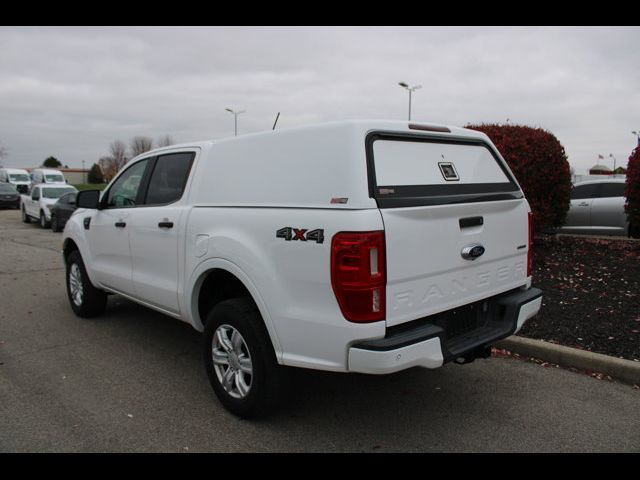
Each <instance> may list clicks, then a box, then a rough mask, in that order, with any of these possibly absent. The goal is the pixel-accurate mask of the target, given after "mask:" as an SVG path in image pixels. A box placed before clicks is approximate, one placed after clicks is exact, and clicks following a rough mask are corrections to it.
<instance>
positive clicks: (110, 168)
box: [98, 157, 118, 182]
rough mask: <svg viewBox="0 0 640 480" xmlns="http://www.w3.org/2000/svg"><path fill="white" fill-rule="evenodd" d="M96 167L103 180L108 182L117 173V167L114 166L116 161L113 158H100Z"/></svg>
mask: <svg viewBox="0 0 640 480" xmlns="http://www.w3.org/2000/svg"><path fill="white" fill-rule="evenodd" d="M98 166H99V167H100V170H101V171H102V176H103V178H104V179H105V180H106V181H107V182H110V181H111V179H112V178H113V177H115V176H116V173H118V166H117V165H116V161H115V160H114V158H113V157H100V160H98Z"/></svg>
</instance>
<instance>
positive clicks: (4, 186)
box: [0, 183, 18, 193]
mask: <svg viewBox="0 0 640 480" xmlns="http://www.w3.org/2000/svg"><path fill="white" fill-rule="evenodd" d="M0 193H18V191H17V190H16V189H15V187H14V186H13V185H9V184H8V183H0Z"/></svg>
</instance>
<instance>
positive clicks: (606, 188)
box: [598, 183, 625, 197]
mask: <svg viewBox="0 0 640 480" xmlns="http://www.w3.org/2000/svg"><path fill="white" fill-rule="evenodd" d="M624 187H625V184H624V183H603V184H602V187H600V193H599V195H598V196H599V197H624Z"/></svg>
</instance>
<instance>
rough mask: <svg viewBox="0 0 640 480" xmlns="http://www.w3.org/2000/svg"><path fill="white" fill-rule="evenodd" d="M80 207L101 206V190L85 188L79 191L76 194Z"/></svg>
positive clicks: (97, 207)
mask: <svg viewBox="0 0 640 480" xmlns="http://www.w3.org/2000/svg"><path fill="white" fill-rule="evenodd" d="M76 205H77V206H78V208H90V209H93V210H97V209H99V208H100V190H84V191H82V192H78V195H77V196H76Z"/></svg>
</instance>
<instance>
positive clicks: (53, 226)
mask: <svg viewBox="0 0 640 480" xmlns="http://www.w3.org/2000/svg"><path fill="white" fill-rule="evenodd" d="M51 230H53V231H54V232H60V231H61V230H62V229H61V228H60V223H59V222H58V216H57V215H55V214H53V213H52V214H51Z"/></svg>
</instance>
